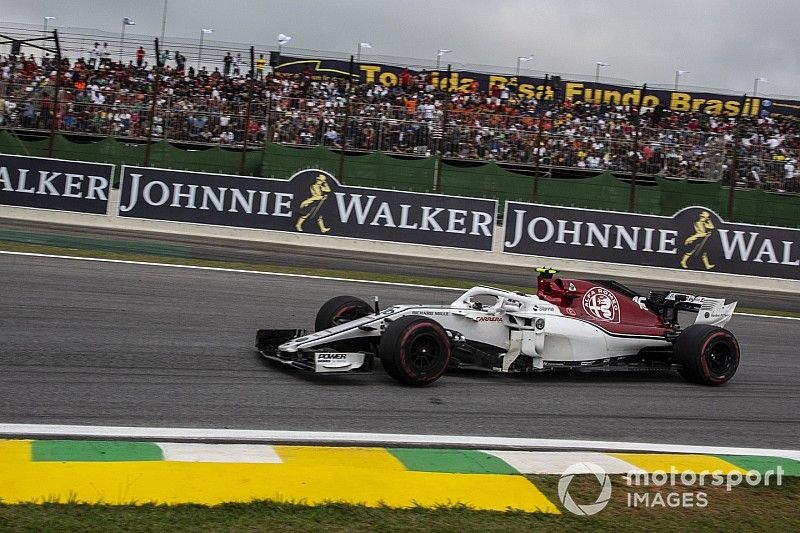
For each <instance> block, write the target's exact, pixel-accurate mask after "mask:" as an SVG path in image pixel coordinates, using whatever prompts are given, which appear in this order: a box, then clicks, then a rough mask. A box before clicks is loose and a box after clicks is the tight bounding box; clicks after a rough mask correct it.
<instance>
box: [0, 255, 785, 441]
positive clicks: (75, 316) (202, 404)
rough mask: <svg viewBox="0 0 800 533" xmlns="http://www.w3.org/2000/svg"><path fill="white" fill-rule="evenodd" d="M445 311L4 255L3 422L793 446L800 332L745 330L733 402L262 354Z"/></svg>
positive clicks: (617, 383) (419, 292) (675, 391)
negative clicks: (397, 312) (292, 364)
mask: <svg viewBox="0 0 800 533" xmlns="http://www.w3.org/2000/svg"><path fill="white" fill-rule="evenodd" d="M339 294H354V295H357V296H361V297H364V298H365V299H366V298H369V297H372V296H373V295H378V296H379V297H380V298H381V301H382V302H383V303H384V305H389V304H394V303H445V302H449V301H451V300H452V299H453V298H454V296H455V295H456V293H453V292H451V291H444V290H437V289H427V288H411V287H397V286H388V285H376V284H357V283H351V282H343V281H329V280H319V279H309V278H297V277H277V276H273V275H263V274H254V273H235V272H219V271H205V270H194V269H180V268H169V267H161V266H147V265H130V264H119V263H105V262H88V261H78V260H71V259H60V258H42V257H30V256H19V255H5V254H4V255H0V331H1V332H2V336H0V422H6V423H50V424H54V423H55V424H92V425H131V426H165V427H166V426H171V427H211V428H237V429H270V430H309V431H312V430H314V431H359V432H383V433H424V434H449V435H482V436H502V437H531V438H565V439H591V440H614V441H619V440H625V441H644V442H659V443H674V444H697V445H725V446H748V447H770V448H792V449H796V448H797V447H798V443H797V442H798V436H800V386H798V383H800V361H798V351H797V346H800V327H798V325H799V324H798V322H797V321H789V320H781V319H775V318H754V317H746V316H736V317H734V319H733V320H732V321H731V323H730V328H731V329H732V330H733V331H734V332H735V333H736V335H737V336H738V338H739V341H740V343H741V345H742V351H743V358H742V363H741V366H740V368H739V372H738V373H737V375H736V376H735V377H734V379H733V380H732V381H731V382H730V383H728V384H727V385H725V386H723V387H717V388H711V387H703V386H698V385H693V384H690V383H687V382H685V381H684V380H683V379H682V378H680V377H678V376H677V375H673V374H671V373H657V374H651V373H630V372H614V373H610V372H604V373H591V374H590V373H581V374H578V373H543V374H536V375H527V376H503V375H497V374H492V373H488V372H478V371H473V372H466V371H461V372H457V373H453V374H448V375H446V376H445V377H444V378H442V379H441V380H440V381H439V382H437V383H436V384H434V385H433V386H431V387H427V388H423V389H415V388H407V387H402V386H400V385H398V384H396V383H395V382H394V381H393V380H392V379H391V378H390V377H388V376H387V375H386V374H385V373H383V371H382V370H381V369H380V368H379V367H378V368H377V369H376V371H375V372H374V373H372V374H366V375H340V376H314V375H308V374H301V373H297V372H294V371H290V370H286V369H283V368H279V367H277V366H275V365H273V364H271V363H269V362H267V361H264V360H262V359H261V358H260V356H259V355H258V354H257V353H256V352H255V350H254V348H253V341H254V334H255V330H256V329H257V328H261V327H310V326H311V324H312V322H313V317H314V314H315V313H316V310H317V308H318V306H319V304H320V303H321V302H323V301H324V300H326V299H327V298H329V297H332V296H335V295H339Z"/></svg>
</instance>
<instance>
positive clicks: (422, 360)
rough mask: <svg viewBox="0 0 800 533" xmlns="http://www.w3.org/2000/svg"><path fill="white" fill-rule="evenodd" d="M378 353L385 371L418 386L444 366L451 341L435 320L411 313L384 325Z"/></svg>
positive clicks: (438, 376)
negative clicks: (384, 329) (384, 328)
mask: <svg viewBox="0 0 800 533" xmlns="http://www.w3.org/2000/svg"><path fill="white" fill-rule="evenodd" d="M378 353H379V354H380V358H381V364H382V365H383V368H384V369H385V370H386V373H387V374H389V375H390V376H392V377H393V378H394V379H396V380H397V381H399V382H400V383H403V384H404V385H413V386H417V387H421V386H424V385H430V384H431V383H433V382H434V381H436V380H437V379H439V378H440V377H441V376H442V374H444V372H445V370H447V365H448V363H449V362H450V353H451V343H450V338H449V337H448V336H447V333H445V331H444V329H443V328H442V326H440V325H439V324H438V323H437V322H436V321H434V320H430V319H428V318H425V317H420V316H416V315H410V316H404V317H402V318H399V319H397V320H396V321H394V322H391V323H390V324H389V325H388V326H387V328H386V331H385V332H384V333H383V336H382V337H381V343H380V346H379V347H378Z"/></svg>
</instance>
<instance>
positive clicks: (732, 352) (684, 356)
mask: <svg viewBox="0 0 800 533" xmlns="http://www.w3.org/2000/svg"><path fill="white" fill-rule="evenodd" d="M673 358H674V360H675V362H676V363H680V364H681V365H683V369H682V370H681V371H680V374H681V375H682V376H683V377H684V378H686V379H687V380H689V381H692V382H694V383H699V384H701V385H722V384H723V383H725V382H727V381H728V380H729V379H731V378H732V377H733V375H734V374H735V373H736V369H737V368H738V367H739V343H738V342H737V341H736V337H734V336H733V334H732V333H731V332H730V331H728V330H727V329H723V328H718V327H716V326H711V325H709V324H694V325H692V326H689V327H688V328H686V329H685V330H684V331H683V332H682V333H681V334H680V335H678V338H677V339H675V343H674V344H673Z"/></svg>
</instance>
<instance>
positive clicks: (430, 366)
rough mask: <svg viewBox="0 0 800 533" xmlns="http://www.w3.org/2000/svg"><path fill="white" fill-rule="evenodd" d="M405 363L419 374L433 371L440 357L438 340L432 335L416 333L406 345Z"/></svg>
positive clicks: (440, 347) (440, 349)
mask: <svg viewBox="0 0 800 533" xmlns="http://www.w3.org/2000/svg"><path fill="white" fill-rule="evenodd" d="M406 355H407V356H406V361H407V362H408V364H409V365H410V366H411V367H412V368H413V369H414V370H415V371H416V372H419V373H425V372H429V371H431V370H434V369H435V368H436V367H437V366H438V363H439V361H440V360H441V356H442V346H441V344H440V343H439V339H438V338H437V337H436V335H434V334H432V333H418V334H417V335H415V336H414V337H412V338H411V340H410V341H409V343H408V348H406Z"/></svg>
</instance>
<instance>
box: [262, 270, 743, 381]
mask: <svg viewBox="0 0 800 533" xmlns="http://www.w3.org/2000/svg"><path fill="white" fill-rule="evenodd" d="M537 271H538V272H539V277H538V284H537V291H536V294H525V293H522V292H514V291H508V290H503V289H496V288H492V287H480V286H479V287H473V288H471V289H469V290H468V291H466V292H465V293H463V294H462V295H461V296H459V297H458V298H456V299H455V301H453V302H452V303H451V304H450V305H395V306H393V307H389V308H387V309H384V310H382V311H381V310H379V309H378V304H377V301H376V302H375V305H374V307H373V306H370V305H369V304H368V303H367V302H365V301H364V300H361V299H359V298H356V297H354V296H338V297H336V298H333V299H331V300H329V301H328V302H326V303H325V304H324V305H322V307H321V308H320V310H319V312H318V313H317V317H316V322H315V331H314V332H313V333H308V332H306V331H305V330H297V329H289V330H287V329H262V330H259V331H258V333H257V334H256V348H257V349H258V350H259V352H260V353H261V354H262V355H263V356H264V357H266V358H267V359H270V360H273V361H277V362H280V363H283V364H285V365H288V366H290V367H293V368H297V369H301V370H308V371H312V372H318V373H334V372H352V371H355V372H358V371H362V372H363V371H370V370H372V366H373V362H374V359H375V358H376V357H378V358H380V361H381V365H382V366H383V368H384V369H385V370H386V372H387V373H388V374H389V375H390V376H392V377H393V378H395V379H396V380H397V381H399V382H400V383H403V384H406V385H416V386H421V385H428V384H430V383H433V382H434V381H436V380H438V379H439V378H440V377H441V376H442V375H443V374H444V373H445V371H446V370H447V369H448V368H459V367H469V366H471V367H482V368H486V369H491V370H494V371H496V372H538V371H543V370H549V369H557V368H566V369H580V370H586V369H598V368H619V369H671V370H676V371H678V372H679V373H680V374H681V375H682V376H684V377H685V378H686V379H687V380H689V381H692V382H695V383H700V384H703V385H721V384H723V383H725V382H727V381H728V380H729V379H731V377H733V375H734V373H735V372H736V369H737V367H738V366H739V344H738V342H737V341H736V338H735V337H734V336H733V334H732V333H731V332H730V331H728V330H726V329H723V326H725V324H727V322H728V321H729V320H730V318H731V315H732V314H733V311H734V309H735V307H736V302H733V303H731V304H726V303H725V301H724V300H723V299H717V298H703V297H698V296H692V295H688V294H679V293H673V292H651V293H650V295H649V296H646V297H645V296H640V295H639V294H636V293H635V292H634V291H632V290H630V289H628V288H627V287H625V286H623V285H621V284H619V283H617V282H614V281H608V280H601V281H590V280H578V279H562V278H557V277H554V274H555V270H552V269H545V268H540V269H537ZM681 311H689V312H692V313H696V314H697V315H696V318H695V320H694V323H693V324H692V325H690V326H688V327H686V328H685V329H683V328H681V326H680V325H679V323H678V314H679V312H681Z"/></svg>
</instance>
